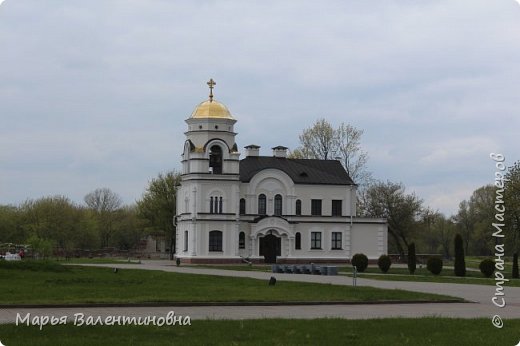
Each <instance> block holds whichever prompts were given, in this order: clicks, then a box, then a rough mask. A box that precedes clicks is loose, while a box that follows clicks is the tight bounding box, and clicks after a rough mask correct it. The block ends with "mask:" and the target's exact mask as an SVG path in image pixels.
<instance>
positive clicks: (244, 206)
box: [240, 198, 246, 215]
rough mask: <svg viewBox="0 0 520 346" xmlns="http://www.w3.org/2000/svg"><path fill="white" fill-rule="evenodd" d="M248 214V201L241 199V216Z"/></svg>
mask: <svg viewBox="0 0 520 346" xmlns="http://www.w3.org/2000/svg"><path fill="white" fill-rule="evenodd" d="M245 213H246V199H245V198H240V214H242V215H243V214H245Z"/></svg>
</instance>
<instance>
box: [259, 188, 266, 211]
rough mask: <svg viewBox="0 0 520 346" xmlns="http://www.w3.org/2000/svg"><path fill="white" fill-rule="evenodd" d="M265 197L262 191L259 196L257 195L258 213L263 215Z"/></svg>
mask: <svg viewBox="0 0 520 346" xmlns="http://www.w3.org/2000/svg"><path fill="white" fill-rule="evenodd" d="M265 206H266V198H265V195H264V194H263V193H262V194H261V195H260V196H258V214H260V215H265V214H266V208H265Z"/></svg>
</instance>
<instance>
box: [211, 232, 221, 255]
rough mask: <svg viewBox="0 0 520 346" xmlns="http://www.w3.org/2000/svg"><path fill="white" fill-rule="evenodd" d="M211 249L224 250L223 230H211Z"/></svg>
mask: <svg viewBox="0 0 520 346" xmlns="http://www.w3.org/2000/svg"><path fill="white" fill-rule="evenodd" d="M209 251H222V232H221V231H211V232H209Z"/></svg>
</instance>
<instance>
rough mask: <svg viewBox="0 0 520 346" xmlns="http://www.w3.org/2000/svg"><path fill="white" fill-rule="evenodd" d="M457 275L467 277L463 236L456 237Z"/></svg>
mask: <svg viewBox="0 0 520 346" xmlns="http://www.w3.org/2000/svg"><path fill="white" fill-rule="evenodd" d="M454 269H455V275H456V276H466V262H465V260H464V245H463V241H462V236H461V235H460V234H457V235H455V268H454Z"/></svg>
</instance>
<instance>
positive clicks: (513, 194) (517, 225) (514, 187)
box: [497, 161, 520, 252]
mask: <svg viewBox="0 0 520 346" xmlns="http://www.w3.org/2000/svg"><path fill="white" fill-rule="evenodd" d="M497 188H498V189H499V188H500V187H497ZM503 193H504V203H505V207H506V212H505V216H506V219H505V224H506V230H507V237H508V241H507V244H511V245H510V247H511V252H518V250H519V247H520V237H519V232H520V161H517V162H515V163H514V164H513V166H511V167H509V168H508V170H507V173H506V175H505V186H504V192H503Z"/></svg>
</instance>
